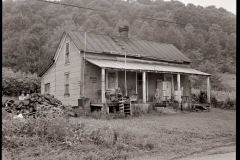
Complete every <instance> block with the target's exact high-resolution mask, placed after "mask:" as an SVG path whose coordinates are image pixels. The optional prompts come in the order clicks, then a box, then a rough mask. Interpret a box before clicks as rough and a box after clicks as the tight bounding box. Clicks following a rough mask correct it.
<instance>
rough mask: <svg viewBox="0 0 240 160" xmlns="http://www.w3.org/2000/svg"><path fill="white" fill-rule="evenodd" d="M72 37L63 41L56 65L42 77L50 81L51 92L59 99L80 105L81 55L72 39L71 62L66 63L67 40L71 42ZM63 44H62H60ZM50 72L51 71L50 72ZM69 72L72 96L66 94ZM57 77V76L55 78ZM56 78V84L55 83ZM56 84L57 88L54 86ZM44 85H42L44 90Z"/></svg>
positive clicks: (73, 104)
mask: <svg viewBox="0 0 240 160" xmlns="http://www.w3.org/2000/svg"><path fill="white" fill-rule="evenodd" d="M69 41H70V38H69V37H68V36H67V37H66V38H65V40H64V41H63V45H62V48H60V50H59V55H58V57H57V59H56V62H55V64H54V66H55V67H56V68H55V67H51V68H50V69H49V70H48V71H47V72H46V73H45V74H44V75H43V77H42V80H43V83H46V82H49V81H50V82H51V83H50V87H51V90H50V93H51V94H53V95H54V96H55V97H56V98H57V99H59V100H60V101H62V103H63V104H65V105H72V106H77V105H78V98H79V97H80V85H79V81H81V64H82V63H81V55H80V53H79V51H78V49H77V48H76V47H75V45H74V44H73V42H72V41H70V54H69V61H70V63H69V64H65V51H66V42H69ZM60 45H61V44H60ZM48 72H49V73H48ZM67 72H69V91H70V96H64V91H65V89H64V74H65V73H67ZM54 77H55V78H54ZM54 80H55V84H56V85H53V84H54ZM54 86H56V88H54ZM43 89H44V87H41V90H42V92H43V91H44V90H43Z"/></svg>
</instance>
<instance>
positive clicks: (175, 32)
mask: <svg viewBox="0 0 240 160" xmlns="http://www.w3.org/2000/svg"><path fill="white" fill-rule="evenodd" d="M59 2H60V3H65V4H71V5H74V6H84V7H88V8H95V9H98V10H104V11H108V12H100V11H96V10H88V9H83V8H76V7H70V6H62V5H57V4H51V3H45V2H40V1H33V0H31V1H14V2H13V1H11V0H6V1H3V2H2V4H3V11H2V13H3V21H2V25H3V31H2V33H3V37H2V41H3V42H2V43H3V54H2V58H3V66H4V67H10V68H13V69H15V70H21V71H24V72H31V73H40V72H41V71H42V70H43V69H44V67H45V66H47V65H48V64H49V62H50V59H51V58H52V56H53V55H54V52H55V50H56V48H57V45H58V43H59V40H60V38H61V35H62V33H63V31H64V29H71V30H80V31H86V30H87V31H92V32H96V33H101V34H108V33H110V34H113V35H118V27H119V26H121V25H124V24H127V25H129V26H130V38H138V39H145V40H153V41H159V42H165V43H172V44H173V45H175V46H176V47H177V48H178V49H180V50H181V51H182V52H183V53H184V54H186V55H187V56H188V57H189V58H190V59H191V60H192V67H193V68H196V69H199V70H201V71H205V72H208V73H211V74H213V76H212V77H213V78H212V79H213V81H214V82H216V86H218V85H217V84H219V83H220V82H218V80H219V77H217V76H216V73H224V72H229V73H234V74H235V72H236V71H235V68H236V15H234V14H232V13H230V12H228V11H227V10H225V9H224V8H219V9H217V8H215V6H209V7H202V6H195V5H193V4H188V5H187V6H185V5H184V4H183V3H181V2H178V1H166V2H165V1H162V0H156V1H152V0H136V1H133V0H127V1H121V0H62V1H59ZM139 17H148V18H152V19H161V20H163V21H157V20H152V19H143V18H139ZM167 21H171V22H176V23H169V22H167Z"/></svg>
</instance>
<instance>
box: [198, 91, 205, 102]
mask: <svg viewBox="0 0 240 160" xmlns="http://www.w3.org/2000/svg"><path fill="white" fill-rule="evenodd" d="M198 99H199V103H207V93H206V92H204V91H200V94H199V95H198Z"/></svg>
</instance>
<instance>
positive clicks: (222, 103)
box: [192, 89, 236, 109]
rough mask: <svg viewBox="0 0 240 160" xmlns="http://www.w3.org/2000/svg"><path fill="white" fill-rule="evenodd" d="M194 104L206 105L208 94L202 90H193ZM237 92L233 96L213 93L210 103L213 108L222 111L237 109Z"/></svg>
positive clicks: (219, 92)
mask: <svg viewBox="0 0 240 160" xmlns="http://www.w3.org/2000/svg"><path fill="white" fill-rule="evenodd" d="M192 91H193V93H192V102H193V103H206V102H207V94H206V92H204V91H202V90H200V91H199V90H196V89H194V90H192ZM235 94H236V92H232V93H231V94H230V93H228V92H224V91H211V95H210V101H211V106H212V107H214V108H222V109H236V95H235Z"/></svg>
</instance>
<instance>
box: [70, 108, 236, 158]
mask: <svg viewBox="0 0 240 160" xmlns="http://www.w3.org/2000/svg"><path fill="white" fill-rule="evenodd" d="M235 113H236V112H234V111H225V110H220V109H213V110H212V111H211V112H207V113H186V114H177V115H171V116H170V115H167V116H166V115H165V116H142V117H138V118H130V119H118V120H111V121H108V120H94V119H72V121H75V122H76V121H81V122H84V123H85V124H86V125H89V126H92V127H95V126H98V127H103V126H109V127H112V128H118V129H120V130H124V131H127V132H130V133H132V134H134V135H135V136H136V137H138V140H139V141H141V142H148V143H149V144H152V145H153V146H154V148H153V149H152V150H151V151H146V152H141V153H139V152H133V153H131V155H130V157H131V158H133V159H138V158H139V157H142V156H146V155H150V154H151V155H152V154H157V155H158V156H159V157H158V158H159V159H166V160H167V159H173V158H174V157H178V156H183V157H184V156H188V155H191V154H193V153H196V152H202V151H204V150H207V149H209V148H215V147H219V146H223V145H227V144H229V145H231V144H235V140H236V115H235ZM159 154H160V155H159Z"/></svg>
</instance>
